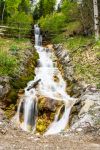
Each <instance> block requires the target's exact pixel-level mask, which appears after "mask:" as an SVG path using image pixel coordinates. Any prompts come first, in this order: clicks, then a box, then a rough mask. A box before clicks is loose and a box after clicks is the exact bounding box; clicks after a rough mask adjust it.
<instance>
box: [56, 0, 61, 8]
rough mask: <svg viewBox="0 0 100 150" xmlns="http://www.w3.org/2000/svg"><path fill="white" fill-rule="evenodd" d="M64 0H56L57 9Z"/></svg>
mask: <svg viewBox="0 0 100 150" xmlns="http://www.w3.org/2000/svg"><path fill="white" fill-rule="evenodd" d="M61 3H62V0H56V5H55V10H58V8H59V7H60V6H61Z"/></svg>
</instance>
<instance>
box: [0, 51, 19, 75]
mask: <svg viewBox="0 0 100 150" xmlns="http://www.w3.org/2000/svg"><path fill="white" fill-rule="evenodd" d="M16 67H17V60H16V58H15V57H14V56H11V55H10V54H9V53H7V52H4V51H0V75H11V74H12V72H14V68H16Z"/></svg>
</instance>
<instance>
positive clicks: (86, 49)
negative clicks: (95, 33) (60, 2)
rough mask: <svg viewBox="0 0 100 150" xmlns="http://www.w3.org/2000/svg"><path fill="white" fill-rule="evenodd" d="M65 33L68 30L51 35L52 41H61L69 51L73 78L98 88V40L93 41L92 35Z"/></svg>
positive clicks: (99, 50) (99, 83)
mask: <svg viewBox="0 0 100 150" xmlns="http://www.w3.org/2000/svg"><path fill="white" fill-rule="evenodd" d="M69 28H70V27H69ZM66 35H68V32H66V31H65V32H62V33H60V34H58V35H56V36H55V37H53V38H52V42H53V43H63V45H64V47H65V48H67V50H68V51H69V53H70V55H71V57H72V62H73V64H74V77H75V79H76V80H84V81H85V82H86V83H89V84H92V85H96V86H97V88H100V74H99V73H100V40H99V41H98V42H96V43H95V41H94V38H93V37H84V36H79V35H74V36H73V37H68V36H66Z"/></svg>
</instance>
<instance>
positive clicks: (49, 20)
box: [39, 13, 65, 33]
mask: <svg viewBox="0 0 100 150" xmlns="http://www.w3.org/2000/svg"><path fill="white" fill-rule="evenodd" d="M39 24H40V26H41V28H42V29H43V30H44V31H49V32H56V33H58V32H60V30H61V28H62V27H64V25H65V16H64V15H63V14H62V13H54V14H53V15H47V16H46V17H45V18H43V17H42V18H41V19H40V20H39Z"/></svg>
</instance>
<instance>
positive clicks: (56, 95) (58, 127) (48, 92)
mask: <svg viewBox="0 0 100 150" xmlns="http://www.w3.org/2000/svg"><path fill="white" fill-rule="evenodd" d="M34 30H35V48H36V50H37V52H38V54H39V67H37V68H36V70H35V74H36V76H35V79H34V80H33V81H30V82H29V83H28V85H27V87H26V88H25V94H24V96H23V99H22V100H21V102H20V104H19V107H18V112H17V114H16V117H17V121H18V123H19V124H20V126H21V128H22V129H24V130H25V131H29V130H30V128H31V129H32V130H33V129H34V128H35V126H36V120H37V118H38V116H37V113H38V111H37V102H38V98H37V95H41V96H45V97H48V98H52V99H53V100H58V101H63V102H64V104H65V109H64V113H63V115H62V117H61V119H59V120H58V119H57V118H58V116H59V113H60V112H58V113H57V114H56V116H55V119H54V121H53V123H51V125H50V126H49V128H48V129H47V131H46V133H45V135H50V134H57V133H59V132H61V131H62V130H64V129H65V127H66V125H67V123H68V119H69V114H70V110H71V108H72V105H73V104H74V102H75V99H73V98H71V97H70V96H69V95H67V93H66V91H65V90H66V83H65V81H64V80H63V78H62V76H61V73H60V71H59V70H58V68H57V67H56V65H55V63H54V62H53V59H54V54H53V52H52V51H51V50H50V49H48V48H44V47H42V46H40V45H41V44H42V41H41V38H40V37H41V35H40V28H39V27H38V25H35V26H34ZM40 43H41V44H40ZM54 76H56V77H57V78H58V81H55V80H54ZM37 81H39V83H38V86H37V88H34V87H33V88H30V87H32V85H33V84H34V83H35V82H37ZM22 105H23V111H24V113H23V115H24V116H23V119H22V120H21V119H20V113H21V107H22Z"/></svg>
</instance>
